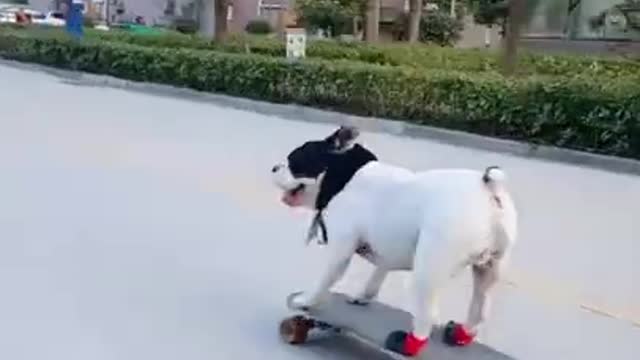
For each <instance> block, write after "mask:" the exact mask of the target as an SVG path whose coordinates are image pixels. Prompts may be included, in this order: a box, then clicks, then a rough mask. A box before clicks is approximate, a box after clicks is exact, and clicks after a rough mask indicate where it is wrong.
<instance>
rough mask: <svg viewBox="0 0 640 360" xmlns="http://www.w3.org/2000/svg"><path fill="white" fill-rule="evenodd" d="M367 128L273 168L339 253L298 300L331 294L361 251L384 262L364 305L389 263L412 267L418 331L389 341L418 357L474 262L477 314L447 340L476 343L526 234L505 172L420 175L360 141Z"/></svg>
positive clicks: (308, 146) (360, 299) (348, 130)
mask: <svg viewBox="0 0 640 360" xmlns="http://www.w3.org/2000/svg"><path fill="white" fill-rule="evenodd" d="M357 136H358V130H357V129H356V128H352V127H341V128H339V129H338V130H337V131H335V132H334V133H333V134H331V135H330V136H329V137H327V138H326V139H324V140H318V141H308V142H306V143H304V144H303V145H301V146H300V147H298V148H296V149H294V150H293V151H292V152H291V153H290V154H289V155H288V158H287V162H286V163H285V164H280V165H276V166H275V167H273V169H272V172H273V177H274V182H275V183H276V185H277V186H278V187H279V188H280V189H281V190H282V191H283V193H284V194H283V198H282V200H283V202H284V203H286V204H287V205H289V206H302V207H307V208H310V209H312V210H314V211H316V214H317V215H316V217H315V220H314V223H313V224H312V230H316V229H317V228H321V230H322V236H323V237H322V240H323V241H324V243H326V245H327V246H328V248H329V251H330V252H329V254H330V260H329V262H328V264H327V267H326V269H324V271H323V274H322V276H321V277H320V278H319V279H318V281H317V283H316V284H315V286H313V287H312V288H311V289H310V290H309V291H307V292H304V293H302V294H300V295H298V296H297V297H295V298H294V299H293V304H294V306H297V307H300V308H305V307H306V308H308V307H312V306H314V305H316V304H318V303H319V302H320V301H322V299H323V297H324V296H325V295H327V293H328V291H329V290H330V288H331V287H332V286H333V285H334V284H335V283H336V282H337V281H338V280H339V279H340V278H341V277H342V275H343V274H344V272H345V270H346V269H347V267H348V265H349V263H350V260H351V258H352V256H353V255H354V254H356V253H357V254H359V255H360V256H362V257H364V258H365V259H367V260H368V261H369V262H370V263H372V264H373V265H375V266H376V269H375V271H374V272H373V274H372V275H371V277H370V279H369V280H368V282H367V283H366V285H365V286H364V288H363V289H362V291H361V292H360V293H359V294H358V296H356V297H355V300H354V301H353V303H354V304H361V305H366V304H367V302H368V301H370V300H372V299H374V298H375V297H376V295H377V294H378V291H379V289H380V287H381V285H382V283H383V281H384V279H385V277H386V274H387V273H388V272H389V271H398V270H402V271H412V272H413V273H412V287H413V294H412V300H413V309H412V311H411V312H412V315H413V329H405V330H407V331H409V332H405V331H403V329H398V330H397V331H393V332H392V333H391V334H389V336H388V338H387V341H386V346H387V348H388V349H390V350H392V351H395V352H398V353H401V354H403V355H407V356H415V355H417V354H418V353H419V352H420V351H421V350H422V349H424V348H425V347H426V345H427V343H428V338H429V336H430V334H431V330H432V327H433V325H435V324H434V322H435V321H436V318H437V313H438V295H439V291H440V290H441V289H442V287H443V286H444V285H445V283H446V282H447V281H448V280H449V279H451V278H452V277H453V276H454V275H456V274H458V273H459V272H460V270H462V269H464V268H470V269H471V272H472V274H473V280H474V281H473V283H474V289H473V296H472V299H471V303H470V306H469V310H468V317H467V320H466V322H465V323H464V324H459V323H455V322H453V321H450V322H449V323H448V324H447V327H446V331H445V341H446V342H447V343H449V344H450V345H461V346H462V345H467V344H469V343H471V342H472V341H473V339H474V337H475V336H476V334H477V329H478V326H479V325H480V324H481V323H482V322H483V321H484V320H485V318H486V316H487V312H488V308H489V296H490V291H491V289H492V288H493V286H494V285H495V284H496V282H497V280H498V278H499V276H500V274H501V273H502V272H503V270H504V266H505V263H506V261H507V258H508V257H509V253H510V250H511V247H512V245H513V244H514V242H515V239H516V232H517V212H516V209H515V206H514V204H513V202H512V199H511V197H510V195H509V193H508V191H507V189H506V188H505V186H504V184H503V183H504V173H503V172H502V171H501V170H500V169H498V168H497V167H489V168H487V169H486V170H485V171H475V170H467V169H437V170H430V171H425V172H418V173H415V172H412V171H409V170H407V169H404V168H400V167H396V166H392V165H389V164H385V163H383V162H380V161H378V160H377V158H376V156H375V155H374V154H372V153H371V152H370V151H369V150H367V149H366V148H364V147H363V146H362V145H360V144H356V143H355V140H356V138H357ZM311 235H313V234H311Z"/></svg>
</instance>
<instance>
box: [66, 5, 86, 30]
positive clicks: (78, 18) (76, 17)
mask: <svg viewBox="0 0 640 360" xmlns="http://www.w3.org/2000/svg"><path fill="white" fill-rule="evenodd" d="M69 3H70V4H69V7H68V8H67V9H68V10H67V18H66V28H67V32H68V33H69V34H71V35H72V36H74V37H76V38H78V39H79V38H82V35H83V29H82V27H83V16H82V10H83V9H84V0H71V1H70V2H69Z"/></svg>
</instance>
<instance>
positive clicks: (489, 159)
mask: <svg viewBox="0 0 640 360" xmlns="http://www.w3.org/2000/svg"><path fill="white" fill-rule="evenodd" d="M332 130H333V126H327V125H319V124H310V123H305V122H295V121H286V120H283V119H279V118H275V117H269V116H264V115H261V114H256V113H251V112H244V111H238V110H231V109H227V108H222V107H217V106H214V105H209V104H203V103H194V102H190V101H187V100H180V99H170V98H165V97H158V96H151V95H142V94H139V93H129V92H125V91H123V90H114V89H107V88H96V87H81V86H77V85H71V84H67V83H63V82H62V81H61V80H60V79H58V78H56V77H53V76H50V75H45V74H42V73H37V72H29V71H24V70H17V69H14V68H8V67H2V66H0V169H1V170H0V358H1V359H7V360H23V359H24V360H26V359H28V360H42V359H47V360H57V359H60V360H75V359H78V360H87V359H91V360H103V359H104V360H116V359H117V360H140V359H154V360H164V359H166V360H169V359H172V360H173V359H182V360H201V359H202V360H204V359H232V358H243V359H264V358H270V359H282V360H287V359H309V360H311V359H323V358H326V359H356V358H365V357H366V358H369V359H373V358H374V357H372V355H371V353H365V350H362V349H355V348H353V346H352V345H351V344H348V343H346V342H343V343H340V344H337V345H335V346H316V347H313V348H310V349H300V348H292V347H289V346H285V345H282V344H281V343H280V342H279V340H278V337H277V332H276V327H277V322H278V321H279V320H280V319H281V318H282V317H283V316H285V315H286V314H287V312H286V309H285V307H284V298H285V296H286V295H287V294H288V293H289V292H291V291H295V290H297V289H299V288H300V287H302V286H303V285H304V284H305V282H306V281H307V279H309V277H310V276H313V275H314V272H315V271H317V269H318V266H319V265H320V264H321V263H322V256H323V254H322V251H321V250H319V249H318V248H316V247H313V246H312V247H309V248H305V247H304V245H303V236H304V234H305V231H306V225H307V219H308V214H305V213H299V212H293V211H291V210H289V209H286V208H285V207H284V206H282V205H281V204H280V203H279V201H278V196H279V194H278V193H277V192H276V191H275V189H274V188H273V187H272V186H271V183H270V180H269V170H270V168H271V166H272V164H274V162H276V161H278V160H280V159H281V158H282V157H283V156H284V155H285V154H286V153H287V152H288V151H289V149H290V148H291V147H293V146H296V145H298V144H299V143H301V142H302V141H305V140H307V139H311V138H318V137H323V136H325V135H326V134H328V133H329V132H330V131H332ZM362 140H363V142H364V143H366V144H367V145H368V146H370V147H371V148H372V149H373V150H374V151H376V152H377V153H378V155H379V156H380V157H381V158H382V159H383V160H386V161H390V162H394V163H398V164H403V165H406V166H408V167H410V168H413V169H427V168H431V167H438V166H469V167H475V168H484V167H485V166H487V165H493V164H499V165H501V166H502V167H503V168H504V169H505V170H506V171H507V172H508V175H509V179H510V180H509V181H510V184H511V187H512V189H513V191H514V193H515V198H516V201H517V202H518V206H519V209H520V212H521V220H522V221H521V236H520V238H519V243H518V245H517V247H516V252H515V257H514V259H513V265H512V267H511V269H510V271H509V274H508V277H509V279H508V280H507V281H505V282H504V283H503V284H501V286H500V288H499V290H498V293H497V298H496V300H495V304H494V308H493V313H492V318H491V319H490V321H489V322H488V323H487V326H486V327H485V329H484V332H483V337H482V341H483V342H485V343H487V344H489V345H490V346H493V347H495V348H496V349H498V350H500V351H503V352H506V353H508V354H510V355H512V356H514V357H517V358H519V359H544V360H552V359H561V360H566V359H580V360H587V359H598V360H600V359H603V358H611V359H616V360H626V359H629V360H631V359H638V358H640V308H639V304H640V284H639V283H640V281H639V279H640V265H639V264H640V262H639V260H640V245H639V243H638V240H639V239H638V234H640V226H639V225H638V214H640V178H638V177H633V176H628V175H620V174H614V173H608V172H604V171H596V170H590V169H584V168H578V167H572V166H567V165H559V164H554V163H548V162H539V161H533V160H525V159H520V158H516V157H511V156H504V155H500V154H495V153H489V152H481V151H477V150H471V149H466V148H459V147H451V146H446V145H442V144H437V143H433V142H428V141H420V140H414V139H406V138H400V137H394V136H390V135H383V134H372V133H364V134H363V138H362ZM634 234H635V236H634ZM368 270H369V268H368V265H366V264H364V263H362V262H359V261H356V262H355V263H354V266H353V267H352V268H351V269H350V270H349V272H348V274H347V277H346V278H345V279H344V280H343V281H342V282H341V283H340V286H339V289H342V290H352V289H355V288H356V287H357V286H358V285H359V282H360V281H362V280H363V278H364V276H365V274H366V273H367V271H368ZM404 279H405V275H404V274H394V275H392V276H391V277H390V278H389V279H388V280H387V282H386V283H385V285H384V288H383V291H382V294H381V299H382V300H383V301H386V302H389V303H391V304H393V305H397V306H401V307H404V306H406V296H405V293H404V281H403V280H404ZM468 283H469V278H468V277H467V276H464V277H462V278H460V279H459V280H457V281H456V282H455V283H453V284H451V286H450V288H449V289H448V291H447V293H446V294H445V296H444V298H443V299H442V301H443V309H442V315H443V319H442V320H443V321H445V320H448V319H449V318H456V319H459V318H461V317H463V316H464V314H465V312H466V304H467V301H468V295H469V288H468Z"/></svg>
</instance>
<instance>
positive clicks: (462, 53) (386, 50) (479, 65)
mask: <svg viewBox="0 0 640 360" xmlns="http://www.w3.org/2000/svg"><path fill="white" fill-rule="evenodd" d="M23 31H24V30H23ZM28 32H31V33H33V34H37V36H38V37H41V36H45V35H46V36H54V37H56V36H58V37H59V36H62V35H64V33H63V32H61V31H58V32H56V31H53V30H44V31H43V30H37V29H32V30H30V31H28ZM86 34H87V37H88V38H91V39H99V40H103V41H110V42H119V43H126V44H134V45H141V46H150V47H161V48H168V47H171V48H187V49H200V50H211V51H220V52H228V53H247V52H248V53H252V54H259V55H267V56H274V57H284V55H285V45H284V44H283V43H282V41H279V40H278V39H276V38H274V37H266V36H251V35H249V36H246V35H241V36H232V37H230V38H229V39H228V40H227V41H225V42H224V43H217V42H213V41H210V40H206V39H203V38H201V37H199V36H197V35H184V34H178V33H170V34H163V35H138V34H131V33H127V32H123V31H109V32H105V31H98V30H92V29H88V30H87V31H86ZM307 56H308V57H310V58H317V59H326V60H350V61H361V62H366V63H372V64H378V65H391V66H410V67H414V68H420V69H440V70H445V69H447V70H458V71H467V72H486V71H493V72H497V71H498V70H499V66H500V65H499V61H500V56H499V54H498V53H497V52H491V51H486V50H483V49H453V48H446V47H438V46H423V45H418V46H416V45H407V44H403V43H394V44H385V45H370V44H366V43H346V42H338V41H334V40H314V41H311V42H309V45H308V48H307ZM518 71H520V72H521V73H523V74H525V75H554V76H585V75H589V76H600V77H602V79H603V81H607V80H615V79H617V78H628V77H635V78H637V79H638V80H639V81H640V60H630V59H622V58H603V57H590V56H578V55H541V54H533V53H525V54H523V55H522V56H521V57H520V62H519V64H518Z"/></svg>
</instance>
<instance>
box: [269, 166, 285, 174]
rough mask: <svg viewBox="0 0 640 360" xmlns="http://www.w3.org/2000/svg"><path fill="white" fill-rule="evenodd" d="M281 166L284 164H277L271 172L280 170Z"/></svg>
mask: <svg viewBox="0 0 640 360" xmlns="http://www.w3.org/2000/svg"><path fill="white" fill-rule="evenodd" d="M281 167H282V165H276V166H274V167H273V168H272V169H271V172H272V173H274V172H277V171H278V170H280V168H281Z"/></svg>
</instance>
